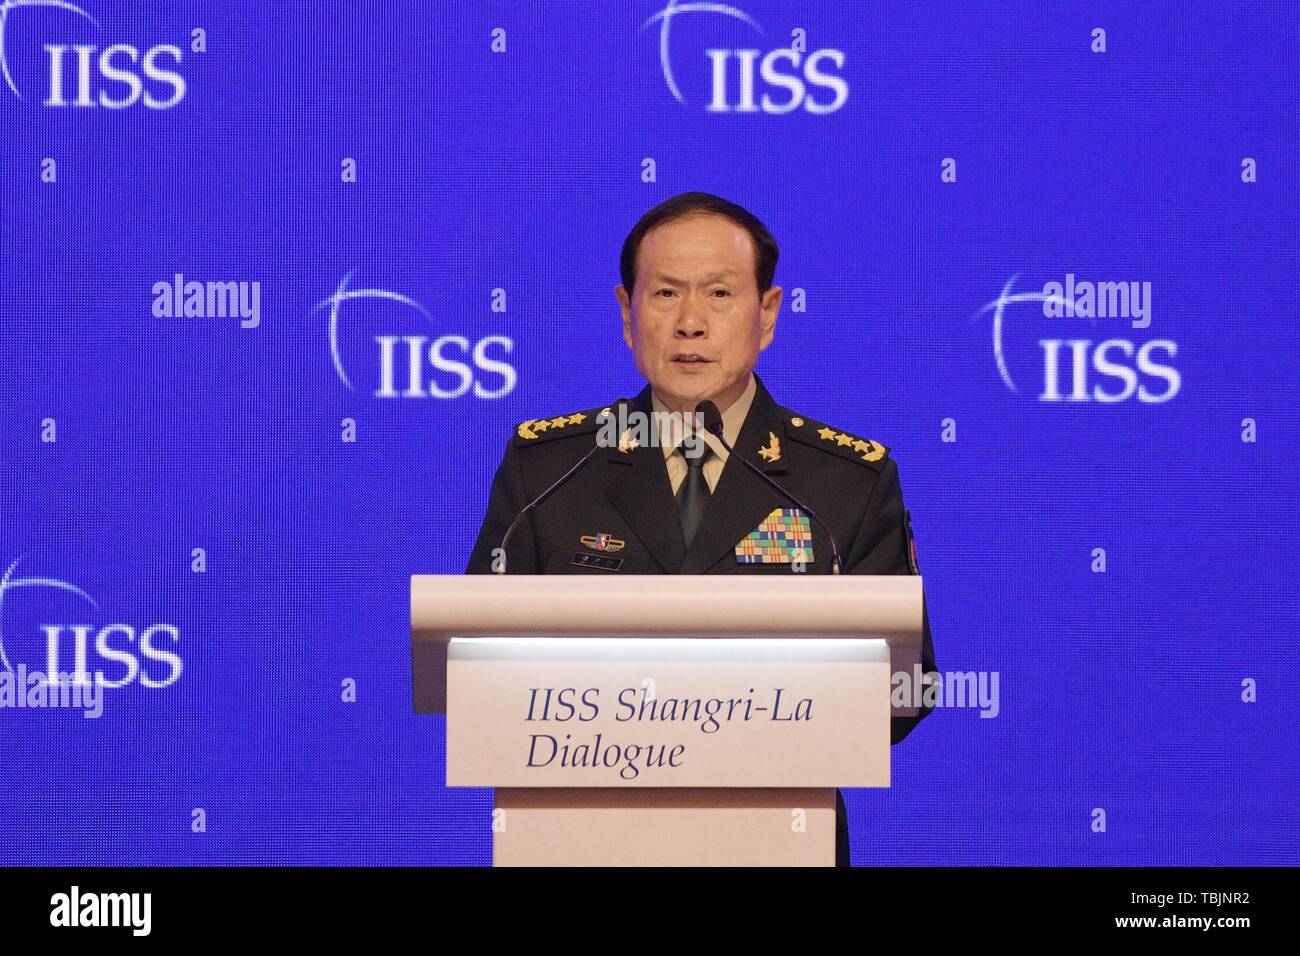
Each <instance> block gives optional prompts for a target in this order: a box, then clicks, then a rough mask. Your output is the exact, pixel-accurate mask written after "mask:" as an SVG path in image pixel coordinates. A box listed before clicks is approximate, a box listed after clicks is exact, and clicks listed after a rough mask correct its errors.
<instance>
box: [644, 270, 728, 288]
mask: <svg viewBox="0 0 1300 956" xmlns="http://www.w3.org/2000/svg"><path fill="white" fill-rule="evenodd" d="M734 275H736V270H735V269H721V270H719V271H717V272H712V273H710V274H709V275H706V276H705V277H704V279H703V281H704V282H713V281H714V280H715V279H727V278H730V277H732V276H734ZM650 281H651V282H667V283H668V284H669V285H686V280H685V279H678V278H677V277H676V276H670V275H668V274H667V273H664V272H658V271H656V272H652V273H651V274H650Z"/></svg>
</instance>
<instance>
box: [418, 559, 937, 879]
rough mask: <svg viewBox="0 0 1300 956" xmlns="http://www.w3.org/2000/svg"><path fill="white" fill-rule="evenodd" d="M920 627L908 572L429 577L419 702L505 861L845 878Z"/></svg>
mask: <svg viewBox="0 0 1300 956" xmlns="http://www.w3.org/2000/svg"><path fill="white" fill-rule="evenodd" d="M921 614H922V612H921V579H920V578H919V577H915V576H907V575H883V576H875V577H873V576H860V575H843V576H829V575H816V576H806V577H805V576H802V575H796V574H789V573H784V574H771V575H764V574H753V575H735V576H721V575H707V576H706V575H620V576H618V577H617V578H615V577H612V576H611V577H609V578H595V579H593V577H592V576H590V575H518V576H509V575H503V576H488V575H415V576H413V577H412V578H411V663H412V691H413V699H414V706H415V710H416V712H417V713H435V714H437V713H441V714H446V724H447V734H446V739H447V754H446V773H447V779H446V784H447V786H449V787H494V788H495V804H494V810H493V817H492V831H493V841H492V849H493V865H495V866H564V865H579V866H581V865H588V866H624V865H627V866H697V865H715V866H750V865H753V866H781V865H790V866H820V865H825V866H830V865H833V864H834V862H835V788H836V787H887V786H889V766H890V717H891V715H894V716H904V715H912V714H915V712H916V708H915V707H914V706H911V707H903V706H891V675H893V674H894V673H897V672H899V671H902V672H904V673H905V674H906V675H907V676H908V677H911V676H912V675H914V674H915V675H916V676H917V677H918V678H919V671H920V645H921V628H922V618H921ZM909 697H910V695H909ZM905 702H907V703H914V701H913V700H910V699H909V700H907V701H905Z"/></svg>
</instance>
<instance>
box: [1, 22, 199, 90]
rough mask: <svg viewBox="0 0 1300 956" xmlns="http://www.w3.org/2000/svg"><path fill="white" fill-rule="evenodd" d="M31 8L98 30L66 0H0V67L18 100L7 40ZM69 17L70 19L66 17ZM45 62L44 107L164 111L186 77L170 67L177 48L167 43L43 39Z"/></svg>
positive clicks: (177, 57)
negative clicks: (75, 19)
mask: <svg viewBox="0 0 1300 956" xmlns="http://www.w3.org/2000/svg"><path fill="white" fill-rule="evenodd" d="M33 7H40V8H49V9H52V10H61V11H64V12H65V13H67V14H70V15H72V16H76V17H80V18H81V19H82V20H84V21H86V22H88V23H90V24H92V25H93V26H94V27H95V29H96V30H102V28H101V27H100V24H99V21H98V20H96V19H95V18H94V17H93V16H91V15H90V14H89V13H87V12H86V11H85V10H83V9H82V8H81V7H79V6H77V5H76V4H74V3H71V2H69V0H0V71H2V72H3V73H4V79H5V83H6V84H7V85H8V87H9V89H10V90H11V91H12V92H13V94H14V96H16V97H18V98H19V99H21V98H22V93H20V92H19V90H18V84H17V82H16V81H15V80H14V75H13V70H12V68H11V65H10V62H9V56H8V50H9V48H8V47H7V45H6V44H7V43H10V42H12V40H13V37H12V35H11V33H10V29H11V26H12V24H13V22H14V21H15V19H22V18H21V17H18V18H15V14H16V13H17V12H18V11H20V10H24V9H30V8H33ZM69 19H71V17H69ZM43 49H44V51H45V54H46V58H47V63H48V66H49V72H48V86H47V95H46V98H45V102H44V105H45V106H51V107H63V106H79V107H94V106H101V107H105V108H107V109H118V110H120V109H126V108H127V107H130V106H135V105H136V104H137V103H143V104H144V105H145V106H146V107H148V108H149V109H152V110H165V109H170V108H171V107H173V106H175V105H176V104H178V103H179V102H180V101H181V100H182V99H184V97H185V78H184V77H183V76H181V74H180V73H178V72H176V71H175V70H174V69H168V68H167V67H168V66H169V65H175V66H179V65H180V62H181V55H182V54H181V48H180V47H178V46H174V45H172V44H170V43H159V44H156V45H154V46H150V47H139V46H136V45H134V44H131V43H112V44H109V45H107V46H102V47H101V46H100V45H99V44H93V43H72V44H64V43H46V44H44V45H43Z"/></svg>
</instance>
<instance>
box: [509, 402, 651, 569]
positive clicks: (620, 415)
mask: <svg viewBox="0 0 1300 956" xmlns="http://www.w3.org/2000/svg"><path fill="white" fill-rule="evenodd" d="M631 405H632V403H631V402H630V401H629V400H628V399H626V398H620V399H619V400H618V401H617V402H615V403H614V404H613V405H612V406H610V414H611V415H613V416H614V421H615V423H617V422H620V421H626V420H627V410H628V408H630V407H631ZM596 435H597V439H596V444H594V445H592V446H591V450H590V451H589V452H587V453H586V454H585V455H583V456H582V457H581V458H579V459H578V460H577V461H576V462H574V464H573V467H572V468H570V469H569V470H568V471H566V472H565V473H564V474H562V475H560V477H559V478H557V479H555V481H554V482H552V484H551V486H550V487H549V488H547V489H546V490H545V491H543V492H542V493H541V494H540V495H538V496H537V497H536V498H534V499H533V500H532V501H530V502H528V504H526V505H524V507H523V509H522V510H521V511H520V512H519V514H517V515H515V520H514V521H512V522H510V527H509V528H507V529H506V533H505V535H504V536H502V538H501V544H500V545H499V546H498V548H497V550H498V551H500V552H501V567H500V568H494V569H493V571H492V573H493V574H505V573H506V564H507V563H508V561H509V559H508V558H507V556H506V545H507V544H509V543H510V536H511V535H512V534H514V533H515V528H517V527H519V522H521V521H523V520H524V516H525V515H527V514H528V512H530V511H532V510H533V509H534V508H536V507H537V506H538V505H540V504H541V503H542V502H543V501H545V500H546V499H547V498H548V497H550V495H551V492H553V491H555V490H556V489H557V488H559V487H560V486H561V485H562V484H564V483H565V482H566V481H568V480H569V479H570V478H572V477H573V476H574V475H576V474H577V473H578V472H579V471H581V470H582V466H583V465H585V464H586V463H587V462H589V461H591V456H592V455H594V454H596V452H598V451H600V449H601V444H600V437H599V436H600V432H599V431H597V432H596Z"/></svg>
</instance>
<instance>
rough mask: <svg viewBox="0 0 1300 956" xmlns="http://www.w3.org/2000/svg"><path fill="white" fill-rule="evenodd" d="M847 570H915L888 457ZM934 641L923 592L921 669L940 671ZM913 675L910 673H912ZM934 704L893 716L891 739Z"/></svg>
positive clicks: (897, 738)
mask: <svg viewBox="0 0 1300 956" xmlns="http://www.w3.org/2000/svg"><path fill="white" fill-rule="evenodd" d="M844 570H845V573H847V574H914V573H917V572H916V571H915V570H914V569H913V560H912V541H911V532H910V529H909V526H908V515H907V511H906V509H905V508H904V507H903V492H902V488H901V487H900V485H899V481H898V466H897V465H896V464H895V463H894V460H893V459H892V458H886V459H885V463H884V468H883V469H881V471H880V473H879V475H878V476H877V477H876V481H875V485H874V487H873V488H872V491H871V500H870V501H869V502H868V503H867V511H866V514H865V515H864V517H863V519H862V526H861V527H860V528H859V529H858V534H857V535H856V537H855V538H854V542H853V546H852V550H851V552H850V553H849V555H848V557H847V558H846V559H845V561H844ZM937 669H938V668H937V667H936V666H935V663H934V643H933V641H932V640H931V638H930V616H929V612H928V610H927V609H926V604H925V596H924V594H922V596H921V672H922V674H929V673H931V672H934V671H937ZM910 676H911V675H909V677H910ZM933 709H934V707H933V705H932V704H930V705H925V704H924V701H923V706H920V707H918V708H917V711H916V714H915V716H912V717H905V716H900V717H892V718H891V719H890V742H891V743H895V744H896V743H898V742H899V741H900V740H902V739H903V738H904V737H906V736H907V735H908V734H909V733H911V732H912V728H913V727H915V726H916V725H917V724H919V723H920V722H921V721H922V720H924V719H925V717H927V716H928V715H929V713H930V711H931V710H933Z"/></svg>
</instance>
